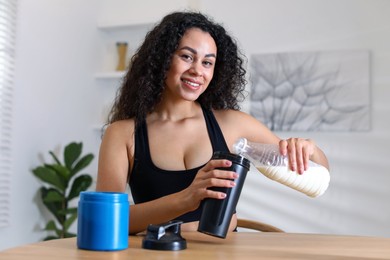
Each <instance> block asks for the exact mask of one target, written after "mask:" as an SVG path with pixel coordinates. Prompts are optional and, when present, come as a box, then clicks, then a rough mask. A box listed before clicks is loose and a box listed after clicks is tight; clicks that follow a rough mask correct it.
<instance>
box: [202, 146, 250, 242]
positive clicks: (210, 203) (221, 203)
mask: <svg viewBox="0 0 390 260" xmlns="http://www.w3.org/2000/svg"><path fill="white" fill-rule="evenodd" d="M212 159H227V160H229V161H231V162H232V165H231V166H230V167H227V168H221V169H222V170H228V171H234V172H236V173H237V174H238V175H239V177H238V178H237V179H235V180H234V181H235V183H236V186H234V187H232V188H223V187H213V188H211V189H212V190H215V191H221V192H224V193H226V198H224V199H211V198H209V199H205V200H204V201H203V202H202V203H203V211H202V215H201V217H200V221H199V226H198V231H199V232H202V233H205V234H208V235H212V236H216V237H220V238H225V237H226V234H227V232H228V229H229V225H230V221H231V219H232V216H233V214H234V212H235V210H236V206H237V202H238V199H239V197H240V194H241V190H242V187H243V185H244V182H245V178H246V175H247V173H248V171H249V168H250V162H249V160H247V159H246V158H245V157H243V156H240V155H237V154H232V153H228V152H215V153H214V154H213V157H212Z"/></svg>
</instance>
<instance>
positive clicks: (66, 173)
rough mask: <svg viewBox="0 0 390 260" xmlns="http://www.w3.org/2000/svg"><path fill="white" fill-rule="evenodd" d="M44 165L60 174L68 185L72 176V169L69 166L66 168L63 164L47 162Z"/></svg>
mask: <svg viewBox="0 0 390 260" xmlns="http://www.w3.org/2000/svg"><path fill="white" fill-rule="evenodd" d="M44 166H45V167H48V168H50V169H52V170H53V171H55V172H56V173H57V174H58V176H60V178H61V179H62V181H63V183H64V184H65V186H66V187H67V186H68V182H69V179H70V177H71V176H70V170H69V169H68V168H66V167H65V166H63V165H61V164H45V165H44Z"/></svg>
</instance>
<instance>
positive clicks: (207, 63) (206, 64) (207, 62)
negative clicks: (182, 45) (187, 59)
mask: <svg viewBox="0 0 390 260" xmlns="http://www.w3.org/2000/svg"><path fill="white" fill-rule="evenodd" d="M203 64H204V65H205V66H207V67H210V66H212V65H213V63H212V62H211V61H204V62H203Z"/></svg>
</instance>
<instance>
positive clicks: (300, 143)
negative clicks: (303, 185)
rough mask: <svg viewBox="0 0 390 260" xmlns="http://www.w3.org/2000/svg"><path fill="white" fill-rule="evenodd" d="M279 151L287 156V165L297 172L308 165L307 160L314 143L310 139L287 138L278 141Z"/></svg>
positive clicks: (311, 152)
mask: <svg viewBox="0 0 390 260" xmlns="http://www.w3.org/2000/svg"><path fill="white" fill-rule="evenodd" d="M279 147H280V153H281V154H282V155H285V156H287V157H288V162H289V167H290V169H291V170H292V171H296V172H298V173H299V174H302V173H304V171H306V170H307V169H308V167H309V160H310V157H311V155H312V154H313V152H314V147H315V144H314V142H313V141H312V140H310V139H302V138H289V139H287V140H281V141H280V142H279Z"/></svg>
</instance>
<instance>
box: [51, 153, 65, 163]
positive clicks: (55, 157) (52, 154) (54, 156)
mask: <svg viewBox="0 0 390 260" xmlns="http://www.w3.org/2000/svg"><path fill="white" fill-rule="evenodd" d="M49 154H50V155H51V157H53V160H54V161H55V162H56V163H57V164H59V165H62V163H61V162H60V160H59V159H58V157H57V156H56V155H55V154H54V153H53V152H52V151H49Z"/></svg>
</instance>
